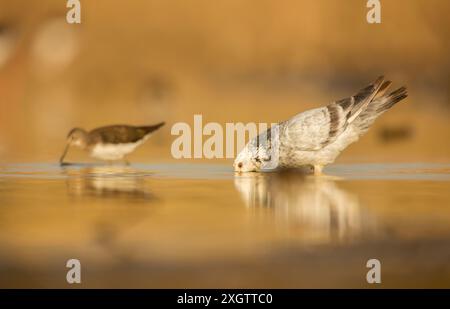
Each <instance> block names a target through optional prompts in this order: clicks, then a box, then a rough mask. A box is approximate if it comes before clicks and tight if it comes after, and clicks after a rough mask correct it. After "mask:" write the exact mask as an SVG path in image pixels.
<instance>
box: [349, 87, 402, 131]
mask: <svg viewBox="0 0 450 309" xmlns="http://www.w3.org/2000/svg"><path fill="white" fill-rule="evenodd" d="M389 85H390V84H389ZM389 85H388V86H389ZM382 88H383V87H382ZM382 88H380V91H379V92H381V91H382V90H381V89H382ZM386 89H387V87H386V88H385V89H384V91H386ZM407 96H408V93H407V90H406V87H400V88H398V89H397V90H394V91H393V92H391V93H389V94H388V95H384V93H383V94H381V96H380V95H377V96H376V98H375V99H374V100H372V101H371V102H370V104H369V105H368V106H367V108H366V109H365V110H364V112H363V113H361V115H360V116H359V117H358V118H357V119H356V120H355V121H354V123H353V124H354V126H355V128H357V130H358V132H359V135H362V134H364V133H366V132H367V130H368V129H369V127H370V126H371V125H372V124H373V122H374V121H375V119H377V118H378V117H379V116H381V115H382V114H383V113H384V112H386V111H387V110H388V109H390V108H391V107H392V106H394V105H395V104H397V103H398V102H400V101H401V100H403V99H405V98H406V97H407Z"/></svg>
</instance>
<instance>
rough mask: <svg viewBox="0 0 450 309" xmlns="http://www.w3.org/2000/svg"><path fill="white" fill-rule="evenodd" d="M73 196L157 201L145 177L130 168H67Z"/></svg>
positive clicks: (69, 186)
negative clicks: (148, 187)
mask: <svg viewBox="0 0 450 309" xmlns="http://www.w3.org/2000/svg"><path fill="white" fill-rule="evenodd" d="M64 170H65V173H66V174H67V176H68V177H67V187H68V192H69V194H70V195H72V196H90V197H103V198H105V197H106V198H119V199H124V200H126V201H130V202H132V201H136V200H144V201H149V200H155V199H156V197H155V196H154V195H153V193H151V192H150V191H149V190H148V189H147V186H146V184H145V175H144V174H142V173H139V172H138V171H137V170H135V169H133V168H132V167H130V166H115V165H109V166H86V167H81V168H79V169H73V168H65V169H64Z"/></svg>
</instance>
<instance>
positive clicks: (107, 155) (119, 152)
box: [91, 142, 141, 160]
mask: <svg viewBox="0 0 450 309" xmlns="http://www.w3.org/2000/svg"><path fill="white" fill-rule="evenodd" d="M140 144H141V142H137V143H127V144H97V145H95V146H94V147H93V148H92V150H91V156H92V157H94V158H97V159H102V160H120V159H123V157H124V156H125V155H127V154H129V153H131V152H133V151H134V150H135V149H136V147H137V146H139V145H140Z"/></svg>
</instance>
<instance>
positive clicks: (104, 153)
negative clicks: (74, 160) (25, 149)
mask: <svg viewBox="0 0 450 309" xmlns="http://www.w3.org/2000/svg"><path fill="white" fill-rule="evenodd" d="M163 125H164V122H161V123H158V124H155V125H151V126H129V125H111V126H106V127H100V128H96V129H93V130H91V131H89V132H88V131H86V130H84V129H81V128H74V129H72V130H71V131H70V132H69V134H68V135H67V145H66V148H65V149H64V152H63V154H62V156H61V159H60V160H59V162H60V164H61V165H63V164H64V157H65V156H66V154H67V151H68V150H69V147H70V146H76V147H79V148H81V149H84V150H87V151H89V154H90V155H91V157H94V158H97V159H101V160H107V161H110V162H111V161H116V160H124V161H125V162H126V163H127V164H128V161H127V160H126V159H125V156H126V155H127V154H129V153H131V152H133V151H134V150H135V149H136V147H137V146H139V145H140V144H142V143H143V142H144V141H146V140H147V139H148V138H149V136H150V135H151V133H152V132H153V131H156V130H157V129H159V128H160V127H162V126H163Z"/></svg>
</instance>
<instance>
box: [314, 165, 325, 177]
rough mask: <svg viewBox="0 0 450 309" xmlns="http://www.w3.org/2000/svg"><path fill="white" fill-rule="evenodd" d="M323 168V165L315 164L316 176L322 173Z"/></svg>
mask: <svg viewBox="0 0 450 309" xmlns="http://www.w3.org/2000/svg"><path fill="white" fill-rule="evenodd" d="M322 168H323V165H314V175H315V176H320V175H322Z"/></svg>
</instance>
